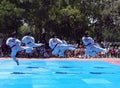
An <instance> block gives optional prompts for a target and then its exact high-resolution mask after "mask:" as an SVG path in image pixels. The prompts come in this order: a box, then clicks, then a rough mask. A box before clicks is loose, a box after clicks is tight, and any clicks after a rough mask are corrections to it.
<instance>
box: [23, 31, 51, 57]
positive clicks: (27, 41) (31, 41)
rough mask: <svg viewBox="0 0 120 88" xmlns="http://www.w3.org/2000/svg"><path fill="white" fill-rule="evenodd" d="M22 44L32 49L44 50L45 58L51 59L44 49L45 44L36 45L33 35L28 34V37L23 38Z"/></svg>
mask: <svg viewBox="0 0 120 88" xmlns="http://www.w3.org/2000/svg"><path fill="white" fill-rule="evenodd" d="M22 43H24V44H25V46H28V47H31V48H39V49H42V52H43V54H44V55H43V56H44V57H49V55H48V54H47V52H46V50H45V48H44V44H43V43H35V39H34V37H33V36H31V33H30V32H29V33H27V35H25V36H24V37H23V38H22ZM39 52H40V53H41V50H39Z"/></svg>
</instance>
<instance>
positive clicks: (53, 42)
mask: <svg viewBox="0 0 120 88" xmlns="http://www.w3.org/2000/svg"><path fill="white" fill-rule="evenodd" d="M56 44H63V42H62V41H61V40H60V39H58V38H51V39H50V40H49V47H50V48H51V49H53V48H54V47H55V46H56Z"/></svg>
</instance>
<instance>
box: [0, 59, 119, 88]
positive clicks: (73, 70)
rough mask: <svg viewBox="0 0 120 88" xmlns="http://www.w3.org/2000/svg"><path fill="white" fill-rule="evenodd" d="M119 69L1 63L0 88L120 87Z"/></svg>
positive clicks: (95, 63)
mask: <svg viewBox="0 0 120 88" xmlns="http://www.w3.org/2000/svg"><path fill="white" fill-rule="evenodd" d="M119 87H120V66H118V65H115V64H110V63H107V62H104V61H79V60H78V61H77V60H76V61H67V60H59V61H57V60H20V66H17V65H16V63H15V62H13V61H12V60H1V61H0V88H119Z"/></svg>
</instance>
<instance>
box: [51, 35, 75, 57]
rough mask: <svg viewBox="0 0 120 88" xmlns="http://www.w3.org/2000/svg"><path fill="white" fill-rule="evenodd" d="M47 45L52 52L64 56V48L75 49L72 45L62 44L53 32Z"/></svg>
mask: <svg viewBox="0 0 120 88" xmlns="http://www.w3.org/2000/svg"><path fill="white" fill-rule="evenodd" d="M49 47H50V48H51V49H52V54H53V55H55V56H59V57H65V55H64V52H65V51H66V50H75V48H74V46H72V45H67V44H64V43H63V42H62V40H60V39H59V38H57V36H56V35H55V34H54V35H53V36H52V38H51V39H50V40H49Z"/></svg>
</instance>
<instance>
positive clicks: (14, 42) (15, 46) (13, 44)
mask: <svg viewBox="0 0 120 88" xmlns="http://www.w3.org/2000/svg"><path fill="white" fill-rule="evenodd" d="M6 44H7V45H8V46H10V48H11V57H12V59H13V60H14V61H15V62H16V63H17V65H19V62H18V60H17V59H16V55H17V53H18V52H19V51H22V50H25V49H29V47H22V46H21V41H20V40H19V39H17V38H13V37H10V38H8V39H7V41H6ZM29 50H30V49H29Z"/></svg>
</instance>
